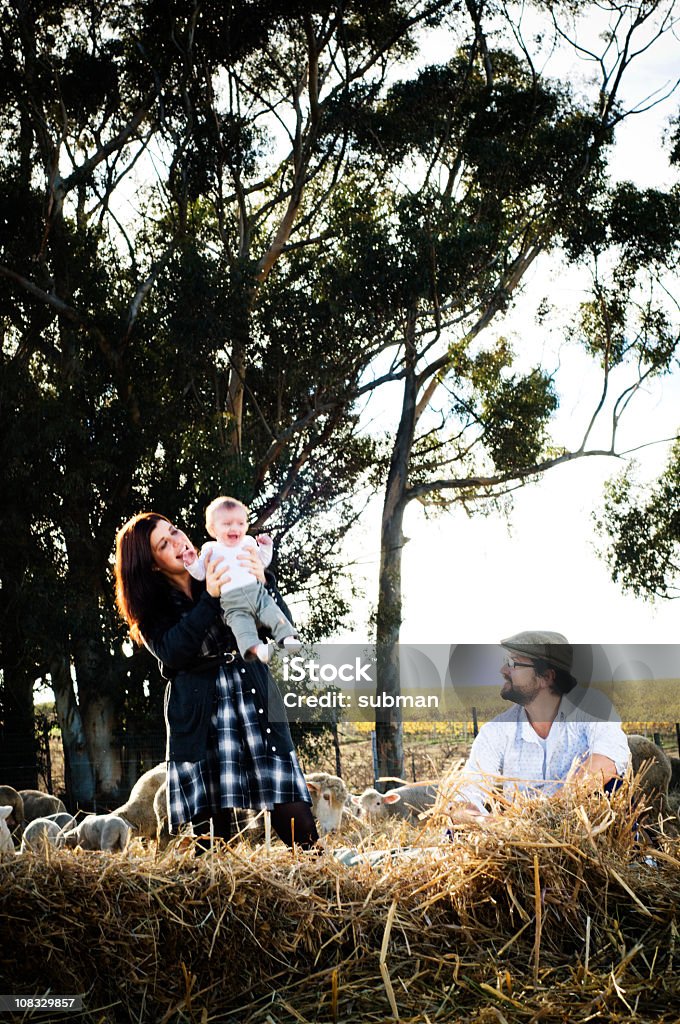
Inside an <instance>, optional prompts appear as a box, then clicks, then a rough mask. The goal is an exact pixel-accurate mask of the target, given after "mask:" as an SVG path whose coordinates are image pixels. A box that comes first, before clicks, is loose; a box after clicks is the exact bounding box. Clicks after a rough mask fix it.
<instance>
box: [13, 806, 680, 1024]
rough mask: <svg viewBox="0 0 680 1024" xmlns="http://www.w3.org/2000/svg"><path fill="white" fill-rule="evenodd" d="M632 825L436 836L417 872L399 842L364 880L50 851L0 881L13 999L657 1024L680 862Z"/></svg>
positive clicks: (240, 848)
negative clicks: (641, 845) (17, 995)
mask: <svg viewBox="0 0 680 1024" xmlns="http://www.w3.org/2000/svg"><path fill="white" fill-rule="evenodd" d="M634 816H635V811H634V806H633V804H632V801H631V798H630V794H629V793H627V792H626V791H625V789H624V790H623V791H620V792H619V793H616V794H614V796H613V797H612V799H611V801H608V800H604V799H600V798H598V797H597V796H590V797H589V798H587V799H583V800H576V799H572V798H571V797H570V796H569V795H568V794H562V795H561V796H560V797H559V798H555V799H551V800H548V801H536V800H534V801H531V802H529V801H518V802H517V804H516V805H515V806H514V807H512V808H511V809H510V810H509V811H508V813H507V814H506V815H505V816H504V818H503V819H502V820H500V821H498V822H496V823H493V824H491V823H490V824H489V827H487V828H471V829H468V830H465V831H461V832H459V833H458V835H457V837H456V841H455V842H453V843H443V842H442V835H441V831H440V830H439V829H437V828H434V827H430V828H424V829H423V830H422V832H421V833H420V835H417V834H416V842H417V843H418V844H421V845H422V846H423V847H427V849H423V851H422V853H420V854H419V853H415V854H414V853H413V849H414V845H415V844H414V843H413V837H414V831H413V829H412V828H410V829H409V828H404V823H401V822H397V826H398V827H401V832H399V831H398V830H396V831H395V832H394V833H392V834H389V833H388V832H385V833H383V834H381V835H378V836H376V837H374V841H373V845H372V848H373V849H382V850H384V851H388V850H393V849H395V848H396V849H397V851H398V850H399V844H398V842H397V840H396V836H397V835H403V833H404V831H407V832H408V835H409V838H410V847H409V849H410V851H411V852H410V853H409V854H408V855H407V856H400V854H399V852H397V853H396V854H390V855H389V856H386V857H385V859H384V861H383V863H382V864H380V865H378V866H372V865H371V864H370V862H369V860H368V858H367V859H366V860H365V861H364V862H360V863H358V864H357V865H356V866H355V867H351V868H347V867H344V866H343V865H342V864H341V863H339V861H337V860H336V859H335V858H334V857H333V855H332V851H331V850H329V851H327V852H326V853H323V854H322V855H319V856H317V855H313V854H311V855H310V854H307V853H302V852H299V851H298V852H296V853H294V854H291V853H290V852H289V851H287V850H285V849H281V850H276V849H272V851H271V852H270V853H269V854H267V852H266V851H265V850H263V849H260V850H253V849H252V848H251V847H249V846H248V845H247V844H244V843H235V844H233V845H232V846H230V847H228V848H226V847H224V846H223V845H222V844H218V845H219V850H218V852H215V853H208V854H206V855H205V856H202V857H194V856H193V853H192V851H191V850H189V851H187V852H186V853H183V854H178V853H176V852H169V853H167V854H166V855H165V856H163V857H161V858H159V859H154V857H153V856H152V855H151V853H150V852H148V851H143V850H142V848H141V844H139V853H137V852H135V855H134V857H132V858H131V859H130V860H121V859H117V858H112V859H111V860H110V861H108V862H106V863H102V860H101V858H99V857H98V856H97V855H96V854H90V853H86V852H81V851H75V852H73V851H70V850H55V851H52V850H50V851H49V855H48V857H47V858H46V860H44V861H43V860H37V859H31V858H16V861H12V862H10V863H8V864H6V865H2V866H1V867H0V955H2V957H3V960H4V962H5V970H6V973H7V976H8V977H11V978H13V979H14V990H15V991H23V992H36V991H44V990H45V989H46V988H47V987H48V986H51V987H52V989H53V991H55V992H87V1004H88V1010H89V1011H90V1013H91V1015H92V1016H91V1018H90V1019H92V1020H94V1019H96V1017H95V1010H96V1009H97V1008H98V1007H99V1008H103V1007H107V1006H108V1007H110V1009H109V1010H108V1011H107V1013H108V1014H109V1016H110V1019H114V1018H119V1019H120V1018H126V1019H133V1020H136V1021H140V1022H149V1024H151V1022H156V1021H165V1022H166V1024H172V1022H177V1024H179V1021H188V1020H197V1021H198V1020H201V1019H219V1020H226V1021H229V1020H233V1021H234V1022H236V1021H239V1022H240V1024H256V1022H258V1024H265V1022H266V1021H267V1019H268V1016H267V1015H268V1014H269V1015H270V1016H269V1020H270V1021H271V1020H274V1019H275V1020H276V1021H277V1024H283V1022H286V1024H287V1022H288V1021H291V1022H292V1021H294V1020H296V1021H298V1022H299V1021H310V1022H311V1021H316V1020H322V1021H332V1020H343V1021H344V1020H364V1019H366V1020H375V1021H378V1020H385V1019H387V1018H389V1017H391V1016H393V1015H394V1014H395V1012H396V1013H397V1014H398V1015H399V1017H400V1018H403V1019H408V1020H412V1021H423V1022H424V1021H425V1020H426V1019H429V1020H430V1021H433V1020H435V1019H438V1020H442V1019H443V1020H446V1019H449V1020H450V1019H452V1017H453V1016H455V1018H456V1019H461V1020H464V1019H479V1020H481V1019H482V1016H480V1015H483V1014H485V1013H487V1012H488V1011H490V1010H492V1009H496V1010H500V1011H502V1014H503V1016H504V1017H505V1019H506V1020H507V1021H508V1024H511V1022H513V1021H517V1024H519V1022H520V1021H521V1022H525V1021H526V1020H528V1019H530V1017H531V1016H533V1015H537V1016H538V1015H540V1017H541V1019H555V1020H564V1019H585V1018H586V1017H588V1016H591V1017H594V1016H597V1017H598V1018H599V1019H606V1018H609V1019H611V1018H612V1017H614V1016H617V1015H618V1016H626V1014H625V1012H624V1011H625V1007H622V1004H621V1002H620V994H624V997H625V999H626V1000H628V1001H630V1002H631V1005H633V1004H635V1008H636V1012H635V1019H636V1021H639V1022H641V1024H644V1022H647V1021H649V1022H651V1021H652V1020H654V1021H657V1020H660V1019H662V1018H661V1017H660V1008H662V1009H663V1011H664V1012H665V1008H666V1007H669V1006H672V1005H673V1001H674V999H675V1000H677V998H678V997H679V996H680V980H679V979H678V978H677V972H675V971H673V970H672V969H671V965H672V963H673V959H672V958H673V941H674V938H673V936H674V934H675V931H674V929H675V927H676V925H675V921H676V917H677V908H676V904H677V891H678V883H679V879H680V859H679V854H680V850H679V848H678V842H677V840H673V839H662V840H660V844H659V848H658V849H655V850H653V851H652V852H653V856H654V857H655V859H656V860H657V866H656V867H653V866H651V865H649V864H646V863H645V862H644V860H642V855H644V854H645V853H646V851H645V850H640V849H638V848H637V847H636V845H635V839H634V833H633V822H634ZM586 935H588V956H587V960H588V962H587V963H586V952H585V948H586ZM643 958H644V959H643ZM612 977H613V978H614V979H615V984H612V980H611V979H612ZM617 989H618V991H617ZM272 1001H274V1002H275V1003H276V1012H275V1014H274V1015H272ZM104 1019H109V1018H108V1017H106V1018H104ZM489 1019H492V1018H489ZM495 1019H496V1020H498V1019H499V1018H498V1017H496V1018H495Z"/></svg>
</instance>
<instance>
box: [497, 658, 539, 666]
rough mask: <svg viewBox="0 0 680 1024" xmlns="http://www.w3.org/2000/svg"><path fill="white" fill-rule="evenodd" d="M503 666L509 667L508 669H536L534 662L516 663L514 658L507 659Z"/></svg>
mask: <svg viewBox="0 0 680 1024" xmlns="http://www.w3.org/2000/svg"><path fill="white" fill-rule="evenodd" d="M503 665H505V666H507V668H533V667H534V663H533V661H515V659H514V658H506V659H505V660H504V662H503Z"/></svg>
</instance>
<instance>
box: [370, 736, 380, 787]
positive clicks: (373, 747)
mask: <svg viewBox="0 0 680 1024" xmlns="http://www.w3.org/2000/svg"><path fill="white" fill-rule="evenodd" d="M371 750H372V751H373V785H374V786H375V785H376V783H377V782H378V741H377V739H376V735H375V730H372V731H371Z"/></svg>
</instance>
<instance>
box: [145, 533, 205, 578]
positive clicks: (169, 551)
mask: <svg viewBox="0 0 680 1024" xmlns="http://www.w3.org/2000/svg"><path fill="white" fill-rule="evenodd" d="M149 544H150V547H151V557H152V558H153V560H154V562H155V563H156V567H157V568H158V569H160V571H161V572H162V573H163V574H164V575H165V576H169V577H171V578H172V577H173V576H184V575H186V569H185V568H184V563H183V561H182V555H183V554H184V552H185V551H193V550H194V548H193V545H192V543H191V541H190V540H189V538H188V537H187V535H186V533H182V531H181V530H178V529H177V527H176V526H173V525H172V523H167V522H166V521H165V520H164V519H160V520H159V521H158V522H157V523H156V525H155V526H154V528H153V530H152V531H151V533H150V535H149Z"/></svg>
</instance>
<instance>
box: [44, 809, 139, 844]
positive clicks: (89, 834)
mask: <svg viewBox="0 0 680 1024" xmlns="http://www.w3.org/2000/svg"><path fill="white" fill-rule="evenodd" d="M130 831H131V829H130V826H129V825H128V823H127V822H126V821H124V820H123V819H122V818H121V817H120V816H119V815H118V814H88V815H87V817H86V818H83V820H82V821H81V822H80V824H79V825H78V826H77V827H76V828H74V829H70V830H69V831H68V832H62V833H61V835H60V837H59V843H58V845H60V846H67V847H71V848H72V847H74V846H80V847H81V849H83V850H102V851H103V852H105V853H112V852H113V851H114V850H124V849H125V847H126V846H127V842H128V839H129V836H130Z"/></svg>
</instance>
